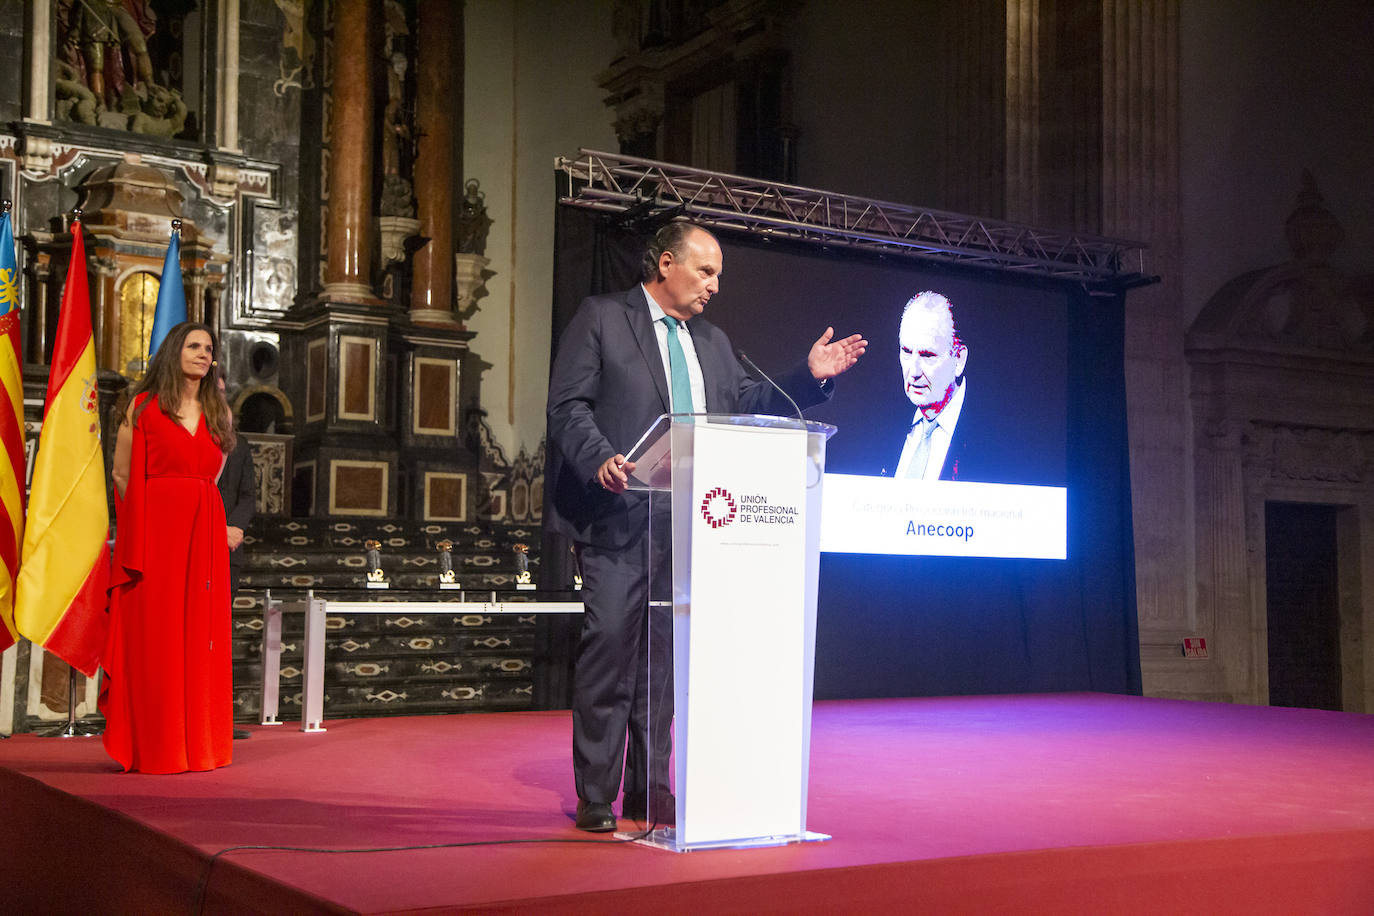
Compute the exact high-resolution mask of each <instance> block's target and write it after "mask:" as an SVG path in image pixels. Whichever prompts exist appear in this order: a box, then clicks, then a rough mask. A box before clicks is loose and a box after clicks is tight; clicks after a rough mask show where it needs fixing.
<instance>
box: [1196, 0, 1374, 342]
mask: <svg viewBox="0 0 1374 916" xmlns="http://www.w3.org/2000/svg"><path fill="white" fill-rule="evenodd" d="M1179 15H1180V30H1179V31H1180V38H1179V43H1180V62H1179V64H1180V70H1181V74H1180V84H1181V87H1182V93H1181V100H1180V109H1181V114H1180V146H1181V156H1182V160H1183V162H1184V164H1185V168H1184V171H1183V176H1182V196H1183V206H1184V219H1183V225H1182V230H1183V239H1184V246H1183V294H1184V311H1185V315H1184V317H1185V319H1186V321H1191V320H1192V319H1193V318H1194V317H1196V315H1197V313H1198V311H1199V310H1200V309H1201V308H1202V306H1203V304H1204V303H1205V302H1206V301H1207V300H1208V298H1210V297H1211V296H1212V295H1213V294H1214V293H1215V292H1216V291H1217V290H1218V289H1219V288H1220V287H1221V285H1222V284H1223V283H1225V282H1226V281H1227V280H1229V279H1231V278H1232V277H1234V276H1236V275H1237V274H1240V273H1243V272H1245V271H1247V270H1254V269H1257V268H1261V267H1268V266H1271V265H1274V264H1278V263H1280V262H1282V261H1286V260H1287V259H1288V258H1289V252H1288V247H1287V244H1286V243H1285V242H1284V239H1283V235H1282V233H1281V232H1278V231H1276V227H1281V226H1282V225H1283V221H1284V220H1285V219H1286V218H1287V217H1288V214H1289V213H1290V212H1291V211H1292V209H1293V204H1294V202H1295V200H1296V197H1297V191H1298V188H1299V186H1300V179H1301V176H1302V170H1303V169H1310V170H1311V171H1312V173H1313V177H1314V178H1315V179H1316V182H1317V187H1318V188H1319V189H1320V190H1321V192H1322V194H1323V195H1324V196H1325V197H1326V202H1327V208H1328V209H1329V210H1331V212H1332V213H1333V214H1334V215H1335V216H1336V217H1337V219H1339V220H1340V221H1341V223H1342V225H1343V226H1344V227H1345V233H1346V243H1345V246H1344V247H1343V248H1342V249H1341V250H1339V251H1338V252H1337V253H1336V255H1335V258H1334V259H1333V266H1336V267H1339V268H1342V269H1345V270H1347V271H1352V272H1357V273H1358V272H1362V271H1368V270H1370V269H1371V268H1374V182H1371V181H1370V170H1371V166H1372V165H1374V104H1371V100H1374V55H1371V54H1370V53H1369V46H1370V42H1371V41H1374V5H1371V4H1369V3H1366V2H1363V0H1332V2H1326V3H1297V2H1291V0H1209V2H1206V3H1182V4H1180V9H1179Z"/></svg>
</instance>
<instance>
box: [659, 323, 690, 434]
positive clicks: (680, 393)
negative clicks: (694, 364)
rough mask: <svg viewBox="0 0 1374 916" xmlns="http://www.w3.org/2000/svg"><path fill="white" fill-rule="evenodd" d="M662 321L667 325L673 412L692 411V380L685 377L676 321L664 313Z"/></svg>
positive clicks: (685, 367) (684, 355) (684, 358)
mask: <svg viewBox="0 0 1374 916" xmlns="http://www.w3.org/2000/svg"><path fill="white" fill-rule="evenodd" d="M663 323H664V324H665V325H667V327H668V377H669V379H670V380H671V381H672V387H673V413H694V412H695V409H694V408H693V406H692V382H691V380H690V379H688V377H687V354H686V353H684V352H682V344H681V342H679V341H678V339H677V325H678V321H677V319H676V318H674V317H673V316H671V315H664V316H663Z"/></svg>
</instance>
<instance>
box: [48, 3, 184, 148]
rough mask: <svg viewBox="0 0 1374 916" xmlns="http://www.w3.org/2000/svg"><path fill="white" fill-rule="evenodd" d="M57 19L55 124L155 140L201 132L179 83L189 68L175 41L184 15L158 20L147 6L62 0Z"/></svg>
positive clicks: (142, 4)
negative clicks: (129, 134)
mask: <svg viewBox="0 0 1374 916" xmlns="http://www.w3.org/2000/svg"><path fill="white" fill-rule="evenodd" d="M55 13H56V18H55V24H56V27H57V29H56V30H57V59H56V60H55V61H54V65H53V79H54V89H55V91H56V100H57V103H56V106H55V115H56V117H57V119H58V120H61V121H73V122H76V123H79V124H88V125H91V126H99V127H105V128H110V129H114V130H127V131H132V132H134V133H139V134H146V135H149V136H155V137H168V138H170V137H192V136H194V135H195V134H196V133H197V128H196V125H195V118H194V116H193V115H192V114H191V112H190V110H189V109H188V107H187V104H186V102H185V100H184V99H183V98H182V96H181V91H180V87H179V86H178V85H176V82H179V79H180V73H181V72H182V68H183V67H184V66H186V63H187V62H186V60H185V53H186V49H185V48H184V47H183V42H182V41H181V40H180V38H179V37H178V36H177V32H178V30H179V28H180V26H181V25H182V19H183V18H184V17H185V15H186V13H185V12H183V13H181V14H180V16H176V17H174V18H171V19H168V20H167V21H165V22H159V19H158V15H157V13H156V12H155V10H154V8H153V4H152V3H150V2H148V0H58V2H57V5H56V7H55ZM155 57H156V59H155ZM194 63H198V62H194Z"/></svg>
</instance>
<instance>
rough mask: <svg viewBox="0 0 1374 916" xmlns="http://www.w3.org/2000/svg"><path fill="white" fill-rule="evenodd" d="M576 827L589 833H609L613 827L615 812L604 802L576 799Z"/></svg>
mask: <svg viewBox="0 0 1374 916" xmlns="http://www.w3.org/2000/svg"><path fill="white" fill-rule="evenodd" d="M577 829H578V830H586V831H587V832H589V833H610V832H611V831H612V830H614V829H615V812H614V811H612V810H611V806H610V805H609V804H607V803H606V802H589V801H582V799H580V798H579V799H578V800H577Z"/></svg>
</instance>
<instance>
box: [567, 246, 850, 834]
mask: <svg viewBox="0 0 1374 916" xmlns="http://www.w3.org/2000/svg"><path fill="white" fill-rule="evenodd" d="M643 266H644V271H643V283H642V284H641V285H640V286H636V287H635V288H633V289H630V290H627V291H625V292H622V293H615V294H611V295H604V296H593V297H591V298H589V299H587V300H585V301H584V302H583V303H582V304H581V306H579V308H578V310H577V313H576V314H575V315H574V316H573V319H572V321H571V322H570V323H569V325H568V327H567V329H566V330H565V331H564V332H563V336H562V338H561V339H560V343H559V347H558V356H557V358H556V359H555V360H554V364H553V369H552V372H551V375H550V380H549V402H548V424H549V425H548V441H549V443H550V461H549V469H548V479H547V481H546V486H547V487H548V489H549V492H550V500H549V513H548V516H547V517H546V521H548V522H549V523H550V524H551V525H552V526H553V529H554V530H555V531H558V532H559V533H560V534H563V535H565V536H567V537H569V538H571V539H572V541H573V542H574V544H575V550H576V552H577V556H578V563H579V566H580V567H581V572H582V580H583V586H582V600H583V604H584V606H585V612H584V614H583V624H582V635H581V639H580V642H579V646H578V652H577V660H576V668H575V671H574V675H573V771H574V775H575V779H576V785H577V797H578V803H577V826H578V827H579V828H581V829H583V830H589V831H593V832H603V831H609V830H614V829H615V826H616V818H615V814H614V812H613V810H612V804H613V802H614V801H615V798H616V795H617V794H619V791H620V787H621V779H622V772H624V779H625V802H624V808H623V813H624V814H625V816H626V817H638V818H642V817H643V816H644V813H645V811H646V808H648V807H649V800H650V798H651V797H654V798H658V797H660V793H661V794H662V795H663V796H666V793H667V770H666V767H667V759H668V753H669V751H670V744H669V741H670V739H669V737H668V722H667V721H664V720H665V719H666V718H667V717H666V716H657V715H656V716H655V723H654V729H653V731H654V734H653V735H652V736H650V735H649V734H648V724H647V706H648V690H649V686H650V685H649V684H648V683H647V677H646V676H645V674H644V665H645V662H644V640H645V633H646V630H647V627H648V623H647V620H648V613H647V612H648V592H647V584H646V582H647V577H648V572H649V566H650V562H651V561H650V559H649V556H648V547H647V538H646V533H647V530H648V522H649V507H648V499H647V497H646V495H645V494H644V493H642V492H628V491H627V487H628V485H629V475H630V474H631V473H632V472H633V471H634V463H633V462H629V461H627V460H626V457H625V453H626V452H628V451H630V448H631V446H632V445H633V444H634V443H635V442H636V441H637V440H638V438H639V436H640V434H641V433H643V432H644V431H645V430H646V429H647V428H648V427H649V425H650V424H651V423H652V422H653V421H654V419H655V418H657V417H658V416H659V415H660V414H664V413H669V412H676V413H693V412H698V413H699V412H707V411H709V412H711V413H760V414H783V415H790V414H792V413H793V409H792V407H791V405H790V404H789V403H788V402H787V400H786V398H784V397H783V396H782V395H781V394H779V393H778V392H777V391H776V390H775V389H773V387H772V386H771V385H769V384H768V383H767V382H765V381H764V380H762V379H755V378H752V377H750V376H749V375H748V374H747V373H746V372H745V371H744V368H743V367H742V366H741V365H740V364H739V362H738V360H736V358H735V355H734V351H733V349H732V348H731V346H730V342H729V340H728V339H727V338H726V336H725V334H724V333H722V332H721V331H720V330H719V329H718V328H716V327H714V326H713V325H711V324H709V323H708V322H707V321H706V320H705V319H703V318H701V317H699V316H700V315H701V312H702V311H703V310H704V309H705V307H706V303H707V302H708V301H709V300H710V298H711V296H712V295H714V294H715V293H716V292H717V291H718V290H719V288H720V274H721V268H722V256H721V249H720V245H719V243H718V242H717V241H716V239H715V237H714V236H713V235H711V233H709V232H707V231H706V230H704V229H702V228H701V227H699V226H695V225H693V224H691V223H687V222H684V221H674V222H671V223H669V224H667V225H665V226H664V227H663V228H662V229H660V230H659V231H658V233H657V234H656V235H655V236H654V240H653V242H652V243H651V244H650V246H649V249H648V251H647V252H646V254H645V258H644V265H643ZM833 333H834V332H833V329H831V328H826V331H825V333H824V334H822V335H821V337H820V339H818V340H817V341H816V342H815V344H813V345H812V347H811V350H810V353H809V354H808V356H807V361H806V363H805V364H803V365H801V366H798V367H797V368H796V369H794V370H793V371H792V372H790V373H788V374H787V375H784V376H782V378H781V384H782V387H783V388H785V389H786V390H787V392H788V394H790V395H791V396H792V398H793V399H794V400H795V401H796V402H797V403H798V404H799V405H801V406H802V407H808V406H812V405H815V404H818V403H821V402H822V401H824V400H826V399H827V398H828V397H830V394H831V389H832V387H833V382H831V379H832V378H833V377H834V376H836V375H838V374H840V373H841V372H844V371H845V370H846V369H848V368H849V367H850V366H852V365H853V364H854V362H855V360H857V359H858V358H859V356H861V355H862V354H863V352H864V347H865V346H866V344H867V341H865V340H863V339H862V338H860V336H859V335H858V334H854V335H852V336H850V337H847V338H845V339H843V340H839V341H833V340H832V339H831V338H832V336H833ZM655 514H656V516H657V509H656V510H655ZM656 524H657V523H656ZM653 562H654V563H655V565H656V566H657V565H658V564H663V563H665V562H666V560H664V559H660V558H658V557H656V558H655V559H654V561H653ZM664 568H665V569H666V566H665V567H664ZM660 578H661V577H660V576H659V575H658V574H656V575H655V581H660ZM656 670H658V669H656ZM660 692H661V691H660ZM627 741H628V751H627ZM651 741H652V751H651V750H650V742H651ZM650 757H652V759H653V761H654V770H655V773H654V774H649V773H648V767H647V766H646V765H645V761H646V760H647V759H649V758H650ZM646 782H647V783H652V784H646ZM655 807H656V806H655Z"/></svg>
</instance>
